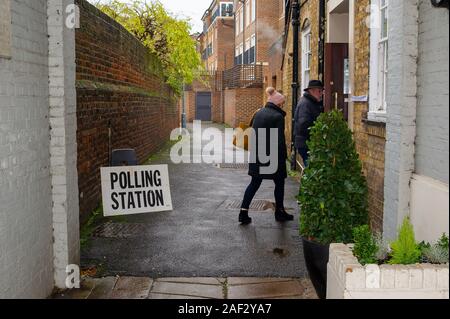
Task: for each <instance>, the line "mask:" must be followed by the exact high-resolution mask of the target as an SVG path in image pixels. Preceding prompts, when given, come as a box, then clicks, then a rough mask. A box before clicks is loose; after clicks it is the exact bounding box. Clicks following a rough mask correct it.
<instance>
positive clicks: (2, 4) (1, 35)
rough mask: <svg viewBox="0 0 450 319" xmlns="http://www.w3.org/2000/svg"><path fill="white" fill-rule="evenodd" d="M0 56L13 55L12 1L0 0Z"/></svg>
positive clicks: (8, 56)
mask: <svg viewBox="0 0 450 319" xmlns="http://www.w3.org/2000/svg"><path fill="white" fill-rule="evenodd" d="M0 57H3V58H10V57H11V8H10V1H9V0H6V1H0Z"/></svg>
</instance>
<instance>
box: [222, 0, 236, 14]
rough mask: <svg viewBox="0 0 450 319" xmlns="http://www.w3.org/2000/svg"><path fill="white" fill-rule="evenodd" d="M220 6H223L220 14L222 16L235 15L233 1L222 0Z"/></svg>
mask: <svg viewBox="0 0 450 319" xmlns="http://www.w3.org/2000/svg"><path fill="white" fill-rule="evenodd" d="M220 8H221V12H220V15H221V16H222V17H231V16H233V3H232V2H222V3H221V4H220Z"/></svg>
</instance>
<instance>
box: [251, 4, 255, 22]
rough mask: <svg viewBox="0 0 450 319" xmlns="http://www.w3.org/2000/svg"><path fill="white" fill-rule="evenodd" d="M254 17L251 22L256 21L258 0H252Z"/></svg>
mask: <svg viewBox="0 0 450 319" xmlns="http://www.w3.org/2000/svg"><path fill="white" fill-rule="evenodd" d="M251 10H252V17H251V22H254V21H255V20H256V0H252V9H251Z"/></svg>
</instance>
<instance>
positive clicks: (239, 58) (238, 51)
mask: <svg viewBox="0 0 450 319" xmlns="http://www.w3.org/2000/svg"><path fill="white" fill-rule="evenodd" d="M243 51H244V46H243V45H242V43H241V44H240V45H238V46H237V47H236V57H235V61H234V63H235V64H236V65H238V64H242V63H243Z"/></svg>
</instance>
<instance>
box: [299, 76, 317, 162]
mask: <svg viewBox="0 0 450 319" xmlns="http://www.w3.org/2000/svg"><path fill="white" fill-rule="evenodd" d="M323 92H324V87H323V84H322V82H321V81H318V80H312V81H310V82H309V85H308V87H307V88H306V89H305V94H304V95H303V97H302V98H301V99H300V102H299V104H298V106H297V109H296V110H295V147H296V149H297V150H298V152H299V154H300V155H301V157H302V159H303V162H304V163H305V165H308V159H309V154H308V152H309V149H308V145H307V142H308V141H309V138H310V135H309V134H310V131H309V130H310V128H311V127H312V126H313V125H314V123H315V122H316V120H317V118H318V117H319V115H320V114H321V113H323V112H324V107H323Z"/></svg>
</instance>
